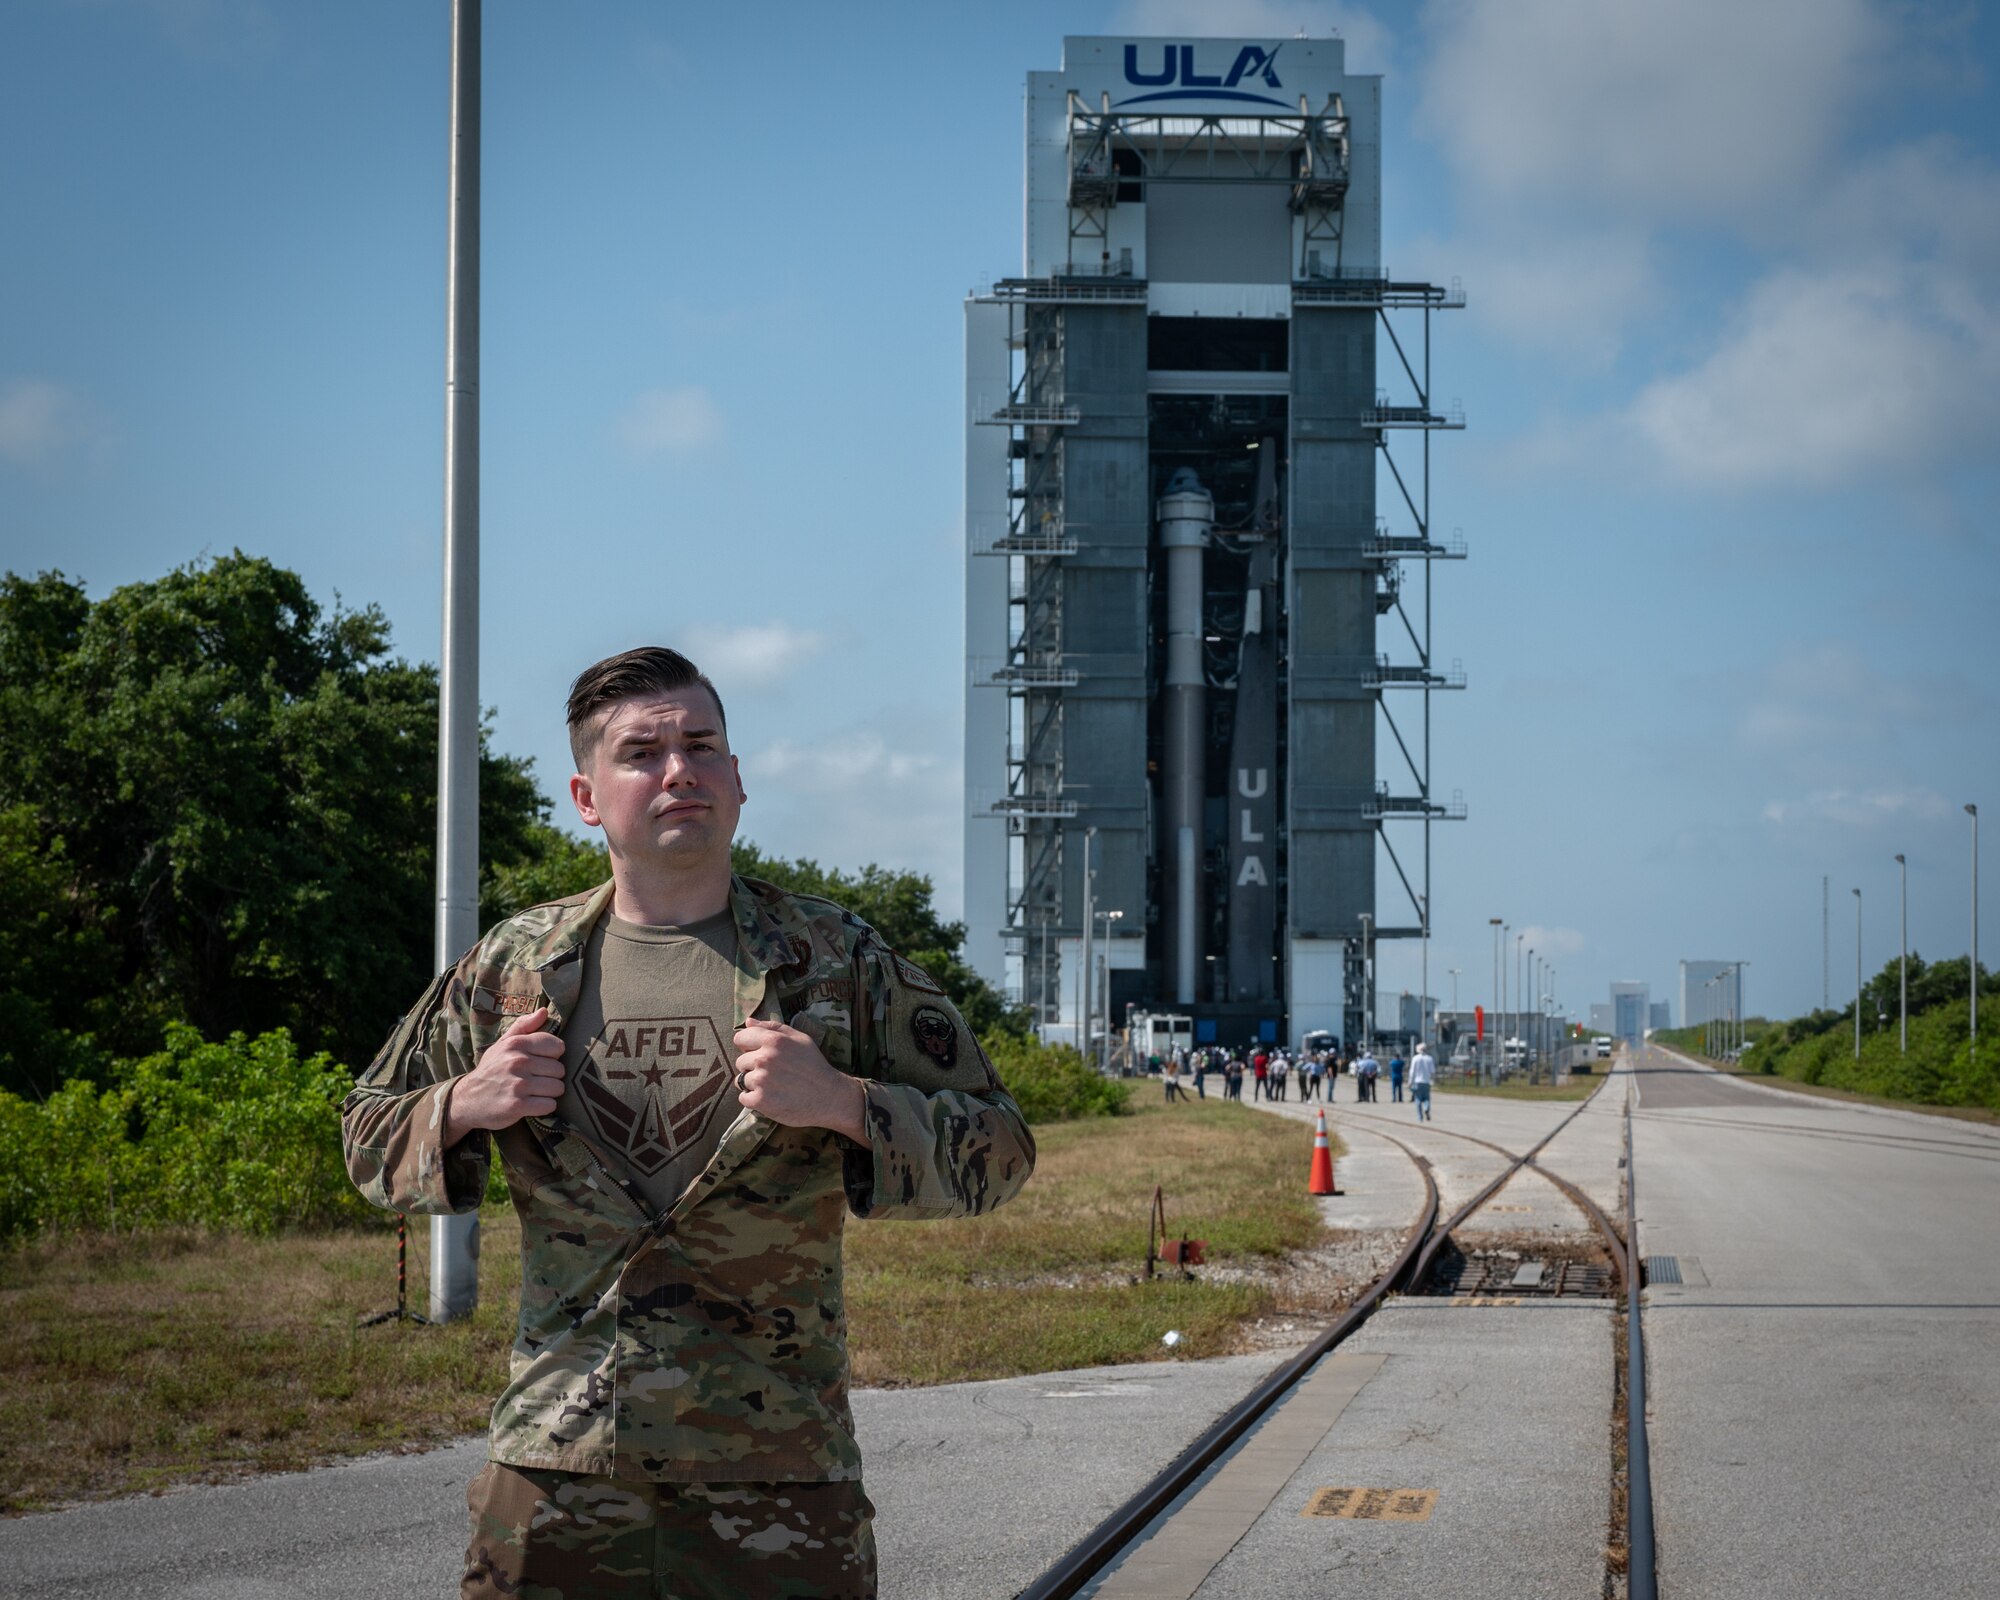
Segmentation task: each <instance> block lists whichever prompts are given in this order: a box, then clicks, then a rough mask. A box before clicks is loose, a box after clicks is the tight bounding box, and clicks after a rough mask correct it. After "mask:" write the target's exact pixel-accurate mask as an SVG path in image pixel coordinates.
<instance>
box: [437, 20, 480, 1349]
mask: <svg viewBox="0 0 2000 1600" xmlns="http://www.w3.org/2000/svg"><path fill="white" fill-rule="evenodd" d="M479 20H480V19H479V0H452V7H451V177H450V200H449V219H448V223H447V231H448V234H449V240H450V242H449V246H448V250H449V259H448V261H447V263H446V266H445V295H446V299H445V378H444V456H445V465H444V632H443V637H442V638H441V639H440V640H439V643H438V804H437V911H436V920H435V922H434V924H433V936H434V937H433V946H432V948H433V950H434V951H435V953H436V956H437V963H436V970H438V971H440V972H442V971H443V970H444V969H445V968H446V967H449V966H451V965H452V964H453V963H454V962H455V961H457V960H458V958H459V957H460V956H462V955H464V954H465V952H466V951H467V950H469V949H471V948H472V944H473V941H474V940H475V939H477V938H478V937H479V31H480V30H479ZM478 1304H479V1215H478V1213H477V1212H474V1213H473V1214H472V1215H470V1216H457V1217H432V1218H431V1320H432V1321H433V1322H450V1321H455V1320H456V1319H458V1318H460V1317H469V1316H471V1315H472V1313H473V1310H474V1308H475V1307H477V1306H478Z"/></svg>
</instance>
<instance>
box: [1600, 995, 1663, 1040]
mask: <svg viewBox="0 0 2000 1600" xmlns="http://www.w3.org/2000/svg"><path fill="white" fill-rule="evenodd" d="M1652 1025H1653V986H1652V985H1651V984H1650V983H1614V984H1613V985H1612V986H1611V1027H1610V1029H1609V1032H1610V1033H1611V1035H1612V1036H1613V1037H1614V1038H1618V1039H1623V1040H1624V1041H1625V1042H1626V1043H1628V1044H1640V1043H1642V1042H1643V1041H1644V1040H1645V1037H1646V1030H1647V1029H1648V1028H1650V1027H1651V1026H1652Z"/></svg>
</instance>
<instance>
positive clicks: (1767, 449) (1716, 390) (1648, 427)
mask: <svg viewBox="0 0 2000 1600" xmlns="http://www.w3.org/2000/svg"><path fill="white" fill-rule="evenodd" d="M1996 382H2000V321H1996V318H1995V316H1994V314H1993V313H1992V311H1991V310H1989V309H1988V308H1987V307H1986V306H1984V305H1983V304H1981V303H1979V300H1978V298H1977V293H1976V291H1975V290H1974V288H1973V286H1972V285H1971V284H1970V283H1965V282H1960V281H1957V280H1955V279H1951V278H1948V277H1947V278H1941V277H1939V276H1938V275H1936V274H1932V273H1927V272H1926V271H1924V270H1923V269H1922V268H1920V267H1916V266H1911V267H1907V268H1903V269H1900V270H1896V269H1889V268H1878V269H1877V270H1875V271H1873V272H1861V271H1854V270H1836V271H1831V272H1818V273H1815V272H1810V271H1805V270H1801V269H1798V268H1789V267H1788V268H1781V269H1779V270H1778V271H1775V272H1773V273H1772V274H1770V275H1769V276H1768V277H1766V278H1765V279H1764V281H1763V282H1762V283H1760V284H1759V285H1758V286H1757V287H1756V288H1755V289H1754V290H1753V291H1752V292H1751V294H1750V295H1749V297H1748V299H1747V301H1746V302H1745V304H1744V306H1743V308H1742V309H1741V310H1740V311H1739V312H1738V314H1737V315H1736V316H1735V318H1734V319H1733V325H1732V326H1731V328H1730V331H1729V333H1728V335H1727V336H1726V337H1725V339H1724V340H1723V341H1722V342H1721V343H1720V344H1719V345H1718V346H1717V347H1716V349H1715V350H1714V351H1712V352H1711V353H1710V354H1709V355H1708V356H1707V357H1706V358H1705V359H1704V360H1703V361H1701V362H1700V363H1699V364H1698V365H1696V366H1694V367H1692V368H1690V369H1689V370H1687V371H1685V372H1682V373H1679V374H1676V375H1674V376H1672V377H1667V378H1662V379H1659V380H1657V381H1655V382H1654V383H1652V384H1650V385H1648V386H1647V387H1646V388H1645V389H1644V390H1642V391H1641V392H1640V393H1639V395H1638V396H1637V398H1636V399H1635V400H1634V401H1633V403H1632V406H1631V408H1630V412H1629V420H1630V422H1631V423H1632V425H1633V426H1634V428H1635V429H1636V430H1637V432H1638V434H1639V436H1640V437H1641V438H1642V439H1643V440H1644V441H1645V443H1646V444H1647V445H1649V446H1650V447H1651V449H1652V450H1653V452H1654V453H1655V455H1656V456H1657V458H1658V459H1659V460H1660V461H1661V462H1662V463H1663V464H1664V465H1665V466H1666V467H1667V468H1668V469H1669V470H1670V471H1671V472H1672V473H1673V474H1674V475H1675V476H1677V477H1678V478H1681V479H1682V480H1684V481H1687V482H1690V483H1694V484H1699V485H1704V486H1712V487H1721V488H1737V487H1762V486H1767V485H1778V486H1795V487H1801V488H1825V487H1829V486H1833V485H1838V484H1843V483H1849V482H1853V481H1855V480H1857V479H1863V478H1868V477H1871V476H1874V475H1877V474H1880V473H1883V472H1890V473H1896V472H1901V471H1905V470H1908V469H1913V468H1916V467H1920V466H1923V465H1926V464H1928V463H1931V462H1934V461H1939V460H1948V459H1951V458H1952V457H1953V456H1955V455H1957V454H1958V453H1959V452H1960V451H1961V450H1963V449H1964V448H1966V447H1968V446H1972V447H1975V448H1979V449H1982V450H1983V449H1985V448H1990V445H1991V442H1992V439H1993V437H1994V434H1995V432H1996V430H1997V429H2000V396H1996V389H1995V386H1996Z"/></svg>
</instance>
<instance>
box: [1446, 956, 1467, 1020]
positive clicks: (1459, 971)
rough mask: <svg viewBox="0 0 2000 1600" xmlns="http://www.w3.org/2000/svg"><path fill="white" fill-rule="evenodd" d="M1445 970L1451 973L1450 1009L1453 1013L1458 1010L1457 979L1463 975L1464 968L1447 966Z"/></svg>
mask: <svg viewBox="0 0 2000 1600" xmlns="http://www.w3.org/2000/svg"><path fill="white" fill-rule="evenodd" d="M1445 970H1446V971H1447V972H1449V973H1450V974H1451V1009H1452V1010H1453V1012H1454V1013H1455V1012H1456V1011H1457V1010H1458V980H1459V979H1460V978H1461V977H1462V976H1464V973H1465V969H1464V968H1463V967H1447V968H1445Z"/></svg>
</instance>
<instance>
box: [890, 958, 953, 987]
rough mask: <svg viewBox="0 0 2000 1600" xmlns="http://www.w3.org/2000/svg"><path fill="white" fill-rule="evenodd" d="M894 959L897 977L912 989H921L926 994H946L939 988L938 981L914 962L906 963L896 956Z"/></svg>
mask: <svg viewBox="0 0 2000 1600" xmlns="http://www.w3.org/2000/svg"><path fill="white" fill-rule="evenodd" d="M894 959H895V962H896V976H897V977H899V978H901V979H902V980H903V982H905V983H906V984H908V985H909V986H910V987H911V988H912V989H919V990H921V991H922V992H923V993H925V994H943V993H944V990H943V989H941V988H939V987H938V984H937V980H936V979H934V978H933V977H932V976H931V975H930V974H929V973H928V972H926V971H924V969H923V968H922V967H920V966H918V965H917V964H916V963H915V962H914V961H905V960H904V959H903V958H902V957H901V956H896V957H895V958H894Z"/></svg>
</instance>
